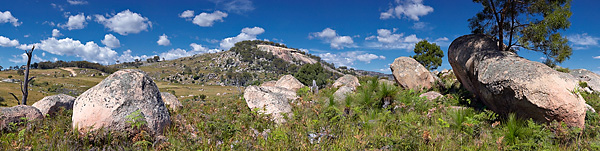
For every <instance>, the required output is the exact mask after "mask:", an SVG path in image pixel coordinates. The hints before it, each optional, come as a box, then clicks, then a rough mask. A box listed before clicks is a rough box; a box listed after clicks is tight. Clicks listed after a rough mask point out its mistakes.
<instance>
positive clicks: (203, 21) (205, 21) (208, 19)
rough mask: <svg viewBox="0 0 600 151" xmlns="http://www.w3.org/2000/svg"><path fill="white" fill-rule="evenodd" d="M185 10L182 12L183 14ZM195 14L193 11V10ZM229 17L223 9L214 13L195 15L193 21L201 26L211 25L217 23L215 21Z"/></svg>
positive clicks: (221, 20)
mask: <svg viewBox="0 0 600 151" xmlns="http://www.w3.org/2000/svg"><path fill="white" fill-rule="evenodd" d="M184 13H185V12H183V13H182V15H183V14H184ZM192 15H193V12H192ZM225 17H227V13H224V12H221V11H215V12H213V13H205V12H203V13H200V14H198V15H196V17H194V20H192V23H194V24H196V25H198V26H200V27H211V26H213V25H214V24H215V22H217V21H218V22H223V18H225Z"/></svg>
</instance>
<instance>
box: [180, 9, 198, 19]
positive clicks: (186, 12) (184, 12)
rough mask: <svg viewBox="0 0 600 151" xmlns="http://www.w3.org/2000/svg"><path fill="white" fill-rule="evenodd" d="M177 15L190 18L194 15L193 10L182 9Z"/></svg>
mask: <svg viewBox="0 0 600 151" xmlns="http://www.w3.org/2000/svg"><path fill="white" fill-rule="evenodd" d="M179 17H181V18H191V17H194V11H193V10H186V11H183V13H181V14H179Z"/></svg>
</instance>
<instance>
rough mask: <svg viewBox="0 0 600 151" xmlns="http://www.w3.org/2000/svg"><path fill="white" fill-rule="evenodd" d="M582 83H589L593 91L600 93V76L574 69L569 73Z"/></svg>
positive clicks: (584, 70)
mask: <svg viewBox="0 0 600 151" xmlns="http://www.w3.org/2000/svg"><path fill="white" fill-rule="evenodd" d="M569 74H571V75H573V76H574V77H575V78H577V80H579V81H580V82H585V83H587V85H588V87H589V88H591V90H592V91H596V92H600V75H598V74H596V73H594V72H591V71H589V70H586V69H574V70H571V71H570V72H569Z"/></svg>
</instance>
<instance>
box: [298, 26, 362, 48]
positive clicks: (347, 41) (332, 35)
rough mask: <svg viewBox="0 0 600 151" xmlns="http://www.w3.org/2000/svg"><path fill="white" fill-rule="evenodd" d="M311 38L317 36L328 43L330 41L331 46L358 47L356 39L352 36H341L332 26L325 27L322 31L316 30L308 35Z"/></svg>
mask: <svg viewBox="0 0 600 151" xmlns="http://www.w3.org/2000/svg"><path fill="white" fill-rule="evenodd" d="M308 38H309V39H313V38H317V39H321V40H323V41H324V42H326V43H329V45H330V47H331V48H334V49H344V48H350V47H356V46H355V45H354V40H352V37H350V36H340V35H338V34H337V32H336V31H335V30H333V29H331V28H325V29H323V31H321V32H314V33H310V34H309V35H308Z"/></svg>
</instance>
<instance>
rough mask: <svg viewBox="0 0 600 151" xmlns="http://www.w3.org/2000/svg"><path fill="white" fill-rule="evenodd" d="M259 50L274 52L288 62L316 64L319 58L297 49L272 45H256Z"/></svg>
mask: <svg viewBox="0 0 600 151" xmlns="http://www.w3.org/2000/svg"><path fill="white" fill-rule="evenodd" d="M256 47H257V48H258V50H262V51H266V52H270V53H272V54H273V55H274V56H277V57H278V58H281V59H283V60H285V61H287V62H290V63H294V62H293V61H294V60H298V61H301V62H302V64H306V63H309V64H314V63H317V60H315V59H313V58H310V57H308V56H306V55H304V54H302V53H300V52H298V50H295V49H290V48H283V47H277V46H271V45H256Z"/></svg>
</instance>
